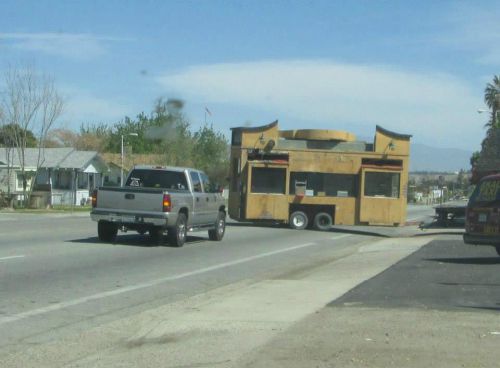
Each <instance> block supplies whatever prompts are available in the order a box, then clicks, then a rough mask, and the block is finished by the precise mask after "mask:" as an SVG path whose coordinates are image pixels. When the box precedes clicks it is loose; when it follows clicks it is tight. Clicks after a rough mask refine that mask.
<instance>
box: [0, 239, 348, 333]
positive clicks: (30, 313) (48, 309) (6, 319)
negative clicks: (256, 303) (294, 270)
mask: <svg viewBox="0 0 500 368" xmlns="http://www.w3.org/2000/svg"><path fill="white" fill-rule="evenodd" d="M345 236H350V235H348V234H345V235H340V236H339V237H336V238H335V239H338V238H340V237H345ZM314 245H320V243H305V244H300V245H295V246H293V247H288V248H283V249H279V250H274V251H272V252H266V253H261V254H257V255H255V256H250V257H245V258H240V259H237V260H234V261H231V262H224V263H219V264H216V265H213V266H210V267H205V268H200V269H198V270H195V271H190V272H185V273H181V274H178V275H173V276H168V277H163V278H160V279H156V280H151V281H148V282H144V283H141V284H137V285H131V286H127V287H124V288H121V289H115V290H110V291H105V292H102V293H97V294H94V295H89V296H84V297H82V298H78V299H75V300H70V301H67V302H62V303H57V304H53V305H49V306H47V307H44V308H38V309H33V310H30V311H27V312H22V313H18V314H14V315H12V316H6V317H2V318H0V325H4V324H6V323H9V322H15V321H19V320H22V319H25V318H29V317H34V316H38V315H40V314H45V313H49V312H53V311H57V310H60V309H63V308H68V307H73V306H75V305H79V304H83V303H87V302H90V301H93V300H99V299H103V298H107V297H109V296H114V295H119V294H123V293H128V292H129V291H134V290H139V289H145V288H148V287H151V286H155V285H159V284H162V283H165V282H168V281H175V280H180V279H183V278H186V277H191V276H196V275H200V274H203V273H206V272H210V271H215V270H219V269H221V268H226V267H231V266H235V265H238V264H241V263H246V262H250V261H254V260H256V259H260V258H264V257H269V256H273V255H275V254H280V253H286V252H290V251H293V250H297V249H301V248H306V247H311V246H314Z"/></svg>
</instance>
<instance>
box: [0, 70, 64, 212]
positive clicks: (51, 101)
mask: <svg viewBox="0 0 500 368" xmlns="http://www.w3.org/2000/svg"><path fill="white" fill-rule="evenodd" d="M4 78H5V90H4V91H3V93H2V99H1V101H0V105H1V110H2V111H3V114H2V121H1V124H0V125H2V126H3V127H5V126H12V127H15V128H13V129H10V130H9V131H10V132H12V136H11V137H10V138H9V143H12V146H13V148H14V149H15V150H16V152H17V156H18V158H19V166H20V168H21V177H22V180H23V198H24V205H26V204H27V203H28V200H29V196H30V195H31V191H32V190H33V184H34V182H35V180H36V173H37V172H38V169H39V168H40V166H41V165H42V164H43V160H44V148H45V141H46V138H47V133H48V131H49V129H50V128H51V126H52V125H53V124H54V122H55V121H56V120H57V119H58V118H59V116H60V115H61V113H62V109H63V105H64V103H63V100H62V98H61V96H60V95H59V93H58V92H57V90H56V88H55V84H54V80H53V79H52V78H50V77H48V76H46V75H43V74H39V73H37V72H36V71H35V70H34V68H32V67H24V68H21V67H19V68H14V67H10V68H9V69H8V70H7V71H6V72H5V75H4ZM30 133H31V135H33V134H34V135H35V137H36V140H37V147H38V156H37V164H36V171H35V177H34V180H32V181H31V185H30V186H29V188H28V186H27V182H28V178H29V175H28V174H27V172H26V160H25V152H26V148H27V147H29V143H30V138H31V136H30Z"/></svg>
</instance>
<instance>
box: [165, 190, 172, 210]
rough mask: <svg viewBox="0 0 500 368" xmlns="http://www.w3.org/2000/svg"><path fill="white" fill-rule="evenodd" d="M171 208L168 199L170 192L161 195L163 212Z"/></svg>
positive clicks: (170, 202)
mask: <svg viewBox="0 0 500 368" xmlns="http://www.w3.org/2000/svg"><path fill="white" fill-rule="evenodd" d="M171 209H172V201H171V200H170V194H164V195H163V212H170V210H171Z"/></svg>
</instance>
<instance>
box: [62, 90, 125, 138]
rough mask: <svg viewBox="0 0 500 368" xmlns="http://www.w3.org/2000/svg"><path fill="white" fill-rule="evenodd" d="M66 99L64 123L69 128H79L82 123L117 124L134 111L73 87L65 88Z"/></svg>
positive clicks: (63, 91)
mask: <svg viewBox="0 0 500 368" xmlns="http://www.w3.org/2000/svg"><path fill="white" fill-rule="evenodd" d="M62 93H63V96H64V99H65V106H64V112H63V116H62V119H61V120H62V121H66V124H65V125H68V127H69V128H78V127H79V126H80V125H81V124H82V123H115V122H118V121H119V120H121V119H123V118H124V117H125V116H133V114H134V111H132V109H131V107H130V106H129V105H126V104H122V103H119V102H115V101H112V100H109V99H105V98H103V97H100V96H96V95H94V94H91V93H89V92H86V91H82V90H77V89H75V88H72V87H67V86H66V87H63V88H62Z"/></svg>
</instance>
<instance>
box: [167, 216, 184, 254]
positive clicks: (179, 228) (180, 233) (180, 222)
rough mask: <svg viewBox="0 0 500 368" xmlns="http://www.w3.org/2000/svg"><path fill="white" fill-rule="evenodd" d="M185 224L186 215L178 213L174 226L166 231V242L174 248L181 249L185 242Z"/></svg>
mask: <svg viewBox="0 0 500 368" xmlns="http://www.w3.org/2000/svg"><path fill="white" fill-rule="evenodd" d="M186 222H187V221H186V215H185V214H183V213H179V215H178V216H177V222H176V223H175V226H174V227H172V228H170V229H168V242H169V243H170V244H172V245H173V246H175V247H182V246H183V245H184V243H185V242H186V237H187V226H186Z"/></svg>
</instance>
